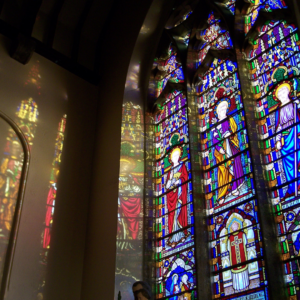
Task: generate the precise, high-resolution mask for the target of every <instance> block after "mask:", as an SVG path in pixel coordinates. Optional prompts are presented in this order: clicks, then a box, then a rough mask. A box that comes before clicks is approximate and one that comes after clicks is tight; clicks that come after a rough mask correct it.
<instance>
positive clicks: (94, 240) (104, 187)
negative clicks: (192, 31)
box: [81, 0, 152, 300]
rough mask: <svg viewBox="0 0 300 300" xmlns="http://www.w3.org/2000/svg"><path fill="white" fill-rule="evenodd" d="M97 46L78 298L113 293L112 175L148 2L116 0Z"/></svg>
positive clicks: (116, 172) (114, 219) (115, 195)
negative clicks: (92, 146)
mask: <svg viewBox="0 0 300 300" xmlns="http://www.w3.org/2000/svg"><path fill="white" fill-rule="evenodd" d="M116 2H117V3H116V5H115V7H114V10H113V14H112V15H111V16H110V21H109V24H108V25H107V27H106V28H105V31H103V39H102V40H103V46H102V47H100V48H99V51H101V57H102V60H101V62H100V70H103V73H102V79H101V81H100V84H99V94H98V97H99V108H98V125H97V140H96V147H95V161H94V173H93V187H92V196H91V206H90V212H89V218H88V235H87V242H86V256H85V269H84V275H83V288H82V294H81V299H84V300H89V299H93V300H94V299H100V298H101V299H112V298H113V295H114V281H115V259H116V232H117V207H118V201H117V200H118V182H119V181H118V177H119V161H120V139H121V116H122V104H123V95H124V87H125V81H126V75H127V72H128V67H129V62H130V59H131V56H132V52H133V49H134V45H135V42H136V39H137V37H138V33H139V31H140V28H141V27H142V24H143V21H144V19H145V16H146V13H147V11H148V9H149V6H150V4H151V2H152V1H151V0H147V1H116Z"/></svg>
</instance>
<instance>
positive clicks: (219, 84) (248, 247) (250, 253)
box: [195, 13, 268, 298]
mask: <svg viewBox="0 0 300 300" xmlns="http://www.w3.org/2000/svg"><path fill="white" fill-rule="evenodd" d="M212 20H213V22H215V24H218V27H217V30H214V31H212V30H211V29H210V28H211V27H212V25H211V24H212ZM207 23H208V24H209V25H208V26H209V27H208V29H206V30H204V31H202V30H201V31H200V32H199V33H198V35H199V36H197V38H198V39H200V40H203V41H207V43H209V42H210V41H211V40H212V39H214V40H215V41H218V40H219V39H220V37H222V40H223V43H222V44H219V43H215V44H214V46H213V47H214V49H215V50H219V51H222V49H224V48H225V49H227V48H232V42H231V39H230V36H229V33H228V31H226V30H224V29H221V27H220V25H219V20H218V19H217V18H216V17H215V15H214V13H211V14H210V15H209V18H208V22H207ZM213 24H214V23H213ZM225 38H226V39H225ZM224 45H225V47H224ZM206 47H209V46H206V44H204V45H203V46H202V48H204V49H205V48H206ZM196 51H197V49H196ZM201 51H202V50H201V49H200V52H201ZM202 56H203V54H202ZM203 60H204V58H203V59H202V61H203ZM211 60H212V62H211V64H210V65H209V67H208V70H207V71H205V72H200V73H199V72H198V74H197V78H196V86H195V92H196V96H195V102H196V103H197V105H198V114H199V131H200V135H199V141H200V150H201V152H200V156H201V161H202V168H203V185H204V194H205V201H206V210H207V215H208V226H209V231H210V234H209V239H210V251H211V265H212V273H213V275H214V276H213V281H214V283H213V294H214V297H217V298H219V297H224V296H229V295H232V294H237V295H238V294H244V291H245V290H249V291H250V290H252V292H253V291H255V292H257V293H262V295H265V296H267V295H268V292H267V288H266V287H265V285H266V282H267V281H266V274H265V269H264V267H263V265H264V262H263V249H262V237H261V231H260V222H259V217H258V214H257V210H258V203H257V200H256V197H255V194H256V193H255V185H254V180H253V177H254V176H253V168H252V165H251V153H250V149H249V144H248V134H247V130H246V124H245V122H246V121H245V112H244V109H243V106H244V104H243V99H242V95H241V88H240V83H239V76H238V72H237V64H236V62H233V61H232V60H230V59H225V60H222V59H218V58H211ZM196 64H197V66H199V67H201V66H202V65H201V64H199V63H196Z"/></svg>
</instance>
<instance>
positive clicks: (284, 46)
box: [248, 0, 300, 299]
mask: <svg viewBox="0 0 300 300" xmlns="http://www.w3.org/2000/svg"><path fill="white" fill-rule="evenodd" d="M260 4H261V9H263V10H265V11H272V10H273V9H282V8H287V7H286V5H285V3H284V1H281V0H277V1H271V0H270V1H264V2H263V3H260ZM257 30H258V32H259V35H258V38H256V39H255V40H253V41H252V45H253V47H252V50H251V51H250V52H249V53H248V61H249V63H248V68H249V71H250V79H251V85H252V92H253V94H254V98H255V99H256V107H255V116H256V119H257V132H258V137H259V139H260V141H259V148H260V155H261V161H262V167H263V175H264V179H265V181H266V183H267V186H268V187H269V198H270V200H271V203H272V204H273V211H274V214H275V218H276V222H277V229H278V241H279V248H280V251H281V255H282V260H283V261H284V262H285V263H284V272H285V281H286V284H287V292H288V294H289V296H291V297H292V298H291V299H300V297H299V292H298V290H299V288H298V287H297V288H296V285H297V284H299V282H298V279H299V266H298V264H299V263H298V260H296V259H295V257H297V256H298V251H299V247H298V243H299V237H300V235H298V234H299V226H298V222H299V217H298V214H299V204H300V197H299V192H300V189H299V187H300V172H299V171H300V170H299V162H300V147H299V136H300V124H299V121H300V119H299V116H300V114H299V113H300V112H299V102H300V101H299V96H300V88H299V83H300V80H299V78H298V76H299V66H300V57H299V50H300V49H299V37H298V33H297V28H296V27H295V26H294V25H289V24H287V22H286V21H268V22H266V23H265V25H263V26H261V27H259V28H257ZM298 132H299V136H298Z"/></svg>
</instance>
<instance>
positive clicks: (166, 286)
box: [152, 44, 196, 299]
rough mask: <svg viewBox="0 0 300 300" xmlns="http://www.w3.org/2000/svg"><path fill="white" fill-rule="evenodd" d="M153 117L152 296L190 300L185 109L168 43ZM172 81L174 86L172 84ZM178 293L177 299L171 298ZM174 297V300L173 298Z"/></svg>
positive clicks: (190, 228) (193, 283)
mask: <svg viewBox="0 0 300 300" xmlns="http://www.w3.org/2000/svg"><path fill="white" fill-rule="evenodd" d="M157 69H158V71H157V75H156V84H157V86H156V96H159V95H160V97H159V98H158V99H157V101H156V104H157V105H156V107H157V110H156V112H155V114H154V133H155V137H154V138H155V147H154V152H155V153H154V163H153V172H152V173H153V183H152V186H153V193H154V194H153V196H154V202H155V208H156V209H155V212H154V214H155V217H156V218H155V222H154V231H155V235H156V240H155V262H156V298H167V299H177V297H179V298H180V297H181V298H182V299H183V297H187V299H191V297H192V299H194V298H196V292H195V288H196V278H195V276H196V274H195V273H196V270H195V253H194V252H195V246H194V226H193V225H194V213H193V197H192V182H191V163H190V154H189V128H188V111H187V110H188V107H187V100H186V93H185V89H184V88H183V86H182V85H180V84H176V83H181V82H183V81H184V74H183V70H182V66H181V63H180V59H179V56H178V53H177V50H176V47H175V46H174V44H173V45H171V46H170V48H169V50H168V53H167V56H166V57H163V58H162V57H161V58H160V59H159V60H158V61H157ZM174 83H175V84H174ZM176 295H178V296H176ZM179 298H178V299H179Z"/></svg>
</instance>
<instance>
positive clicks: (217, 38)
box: [196, 13, 232, 67]
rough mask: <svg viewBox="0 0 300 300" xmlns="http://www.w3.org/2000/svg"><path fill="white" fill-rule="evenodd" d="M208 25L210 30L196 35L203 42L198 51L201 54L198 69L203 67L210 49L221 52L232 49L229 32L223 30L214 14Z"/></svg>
mask: <svg viewBox="0 0 300 300" xmlns="http://www.w3.org/2000/svg"><path fill="white" fill-rule="evenodd" d="M207 23H208V24H209V26H208V28H207V29H205V30H200V31H199V32H198V33H197V35H196V38H197V39H199V40H200V41H202V44H201V46H200V48H199V49H198V50H199V52H198V55H197V63H196V67H198V66H199V65H201V63H202V62H203V60H204V58H205V57H206V54H207V53H208V51H209V49H213V50H221V49H231V48H232V41H231V39H230V36H229V32H228V31H226V30H224V29H221V27H220V20H219V19H217V18H215V15H214V14H213V13H211V14H210V15H209V18H208V20H207Z"/></svg>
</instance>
